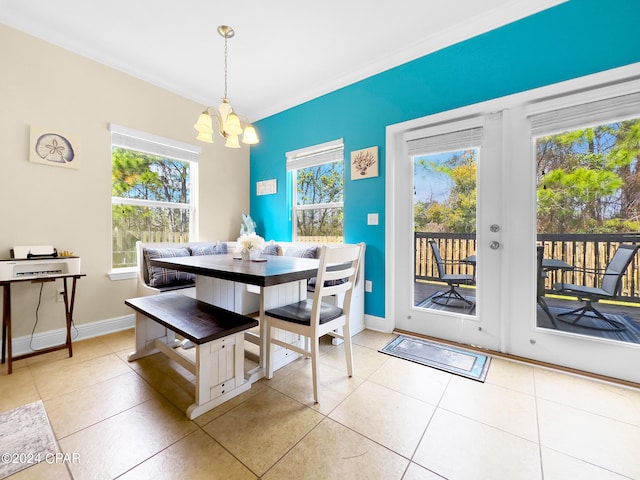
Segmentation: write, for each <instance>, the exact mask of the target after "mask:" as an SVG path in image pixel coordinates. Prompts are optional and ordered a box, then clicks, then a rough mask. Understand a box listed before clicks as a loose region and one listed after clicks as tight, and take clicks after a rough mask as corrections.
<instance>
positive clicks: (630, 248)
mask: <svg viewBox="0 0 640 480" xmlns="http://www.w3.org/2000/svg"><path fill="white" fill-rule="evenodd" d="M638 248H640V246H638V245H630V244H628V243H621V244H620V246H619V247H618V249H617V250H616V251H615V253H614V254H613V257H612V258H611V261H609V264H608V265H607V267H606V269H605V270H604V273H602V275H601V276H602V280H601V282H600V287H588V286H584V285H574V284H571V283H556V284H555V285H554V286H553V289H554V290H555V291H557V292H558V293H562V294H569V295H575V296H576V297H578V299H579V300H580V301H582V302H585V305H584V306H582V307H579V308H576V309H575V310H572V311H570V312H564V313H560V314H558V315H556V318H557V319H558V320H560V321H563V322H566V323H570V324H572V325H577V324H578V322H579V321H580V320H581V319H582V318H584V317H590V318H597V319H600V320H602V321H603V322H604V325H603V326H600V325H594V324H586V323H582V324H579V325H578V326H581V327H583V328H590V329H592V330H613V331H620V330H625V329H626V326H625V325H623V324H622V323H620V322H618V321H616V320H613V319H611V318H608V317H607V316H605V315H604V314H602V313H601V312H600V311H599V310H597V309H596V308H595V307H594V306H593V304H594V303H597V302H598V301H599V300H613V299H615V298H616V297H617V296H618V295H619V293H620V289H621V286H622V276H623V275H624V272H625V271H626V270H627V267H628V266H629V264H630V263H631V260H633V257H634V256H635V254H636V252H637V251H638ZM585 272H587V273H596V274H598V273H600V272H602V269H585ZM569 315H571V316H575V317H576V318H575V319H573V320H568V319H563V318H561V317H563V316H564V317H566V316H569Z"/></svg>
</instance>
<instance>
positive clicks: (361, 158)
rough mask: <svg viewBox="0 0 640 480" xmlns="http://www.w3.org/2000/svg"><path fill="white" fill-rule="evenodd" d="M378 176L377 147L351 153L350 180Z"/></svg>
mask: <svg viewBox="0 0 640 480" xmlns="http://www.w3.org/2000/svg"><path fill="white" fill-rule="evenodd" d="M377 176H378V147H369V148H364V149H362V150H356V151H354V152H351V180H361V179H363V178H371V177H377Z"/></svg>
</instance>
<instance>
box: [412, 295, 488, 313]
mask: <svg viewBox="0 0 640 480" xmlns="http://www.w3.org/2000/svg"><path fill="white" fill-rule="evenodd" d="M442 293H444V292H440V291H438V292H434V293H432V294H431V295H429V296H428V297H427V298H425V299H424V300H420V301H419V302H418V303H416V307H419V308H429V309H431V310H454V309H455V310H459V311H461V312H467V311H472V310H474V309H475V306H476V297H475V296H468V295H463V296H462V297H463V298H464V299H465V300H468V301H469V302H471V303H472V304H473V305H468V304H465V303H464V302H461V301H460V300H457V299H455V298H453V299H451V300H450V301H449V303H448V304H445V303H435V302H434V301H433V298H434V297H435V296H437V295H440V294H442ZM463 293H464V292H463ZM443 301H444V300H443Z"/></svg>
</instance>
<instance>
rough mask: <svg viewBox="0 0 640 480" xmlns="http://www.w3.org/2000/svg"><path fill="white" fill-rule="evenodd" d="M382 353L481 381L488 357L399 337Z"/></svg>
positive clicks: (487, 367) (485, 370) (424, 341)
mask: <svg viewBox="0 0 640 480" xmlns="http://www.w3.org/2000/svg"><path fill="white" fill-rule="evenodd" d="M380 352H382V353H386V354H387V355H392V356H394V357H398V358H402V359H404V360H409V361H411V362H415V363H419V364H421V365H426V366H428V367H433V368H437V369H438V370H443V371H445V372H449V373H453V374H455V375H460V376H462V377H467V378H471V379H473V380H477V381H479V382H484V380H485V378H486V376H487V372H488V371H489V364H490V363H491V357H489V356H487V355H483V354H481V353H478V352H474V351H471V350H464V349H462V348H457V347H453V346H451V345H446V344H444V343H438V342H433V341H431V340H423V339H421V338H413V337H407V336H404V335H398V337H396V338H395V339H394V340H393V341H391V342H390V343H389V344H388V345H386V346H385V347H384V348H382V349H381V350H380Z"/></svg>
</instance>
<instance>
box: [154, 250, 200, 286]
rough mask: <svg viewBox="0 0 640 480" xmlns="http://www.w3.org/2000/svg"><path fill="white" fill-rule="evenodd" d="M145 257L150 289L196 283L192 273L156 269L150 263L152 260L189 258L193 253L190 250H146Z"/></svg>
mask: <svg viewBox="0 0 640 480" xmlns="http://www.w3.org/2000/svg"><path fill="white" fill-rule="evenodd" d="M143 255H144V262H145V265H146V266H147V274H148V279H149V286H150V287H168V286H177V285H184V284H190V283H194V282H195V275H193V274H192V273H187V272H180V271H178V270H169V269H167V268H161V267H154V266H153V265H151V262H150V261H149V260H151V259H152V258H175V257H189V256H191V253H190V252H189V249H188V248H176V247H174V248H145V249H144V250H143Z"/></svg>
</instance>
